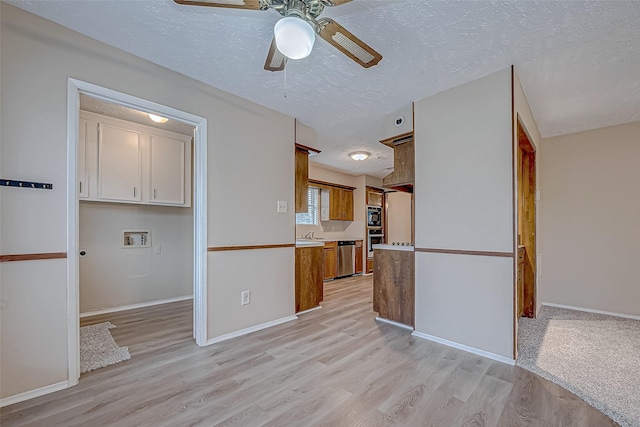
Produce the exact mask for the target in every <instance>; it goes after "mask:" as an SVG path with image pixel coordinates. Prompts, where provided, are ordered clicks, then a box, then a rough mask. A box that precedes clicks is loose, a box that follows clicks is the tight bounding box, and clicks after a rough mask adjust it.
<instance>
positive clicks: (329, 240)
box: [296, 237, 364, 242]
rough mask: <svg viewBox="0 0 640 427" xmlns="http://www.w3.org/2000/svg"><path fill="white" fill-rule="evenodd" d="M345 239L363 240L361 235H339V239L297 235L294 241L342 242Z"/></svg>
mask: <svg viewBox="0 0 640 427" xmlns="http://www.w3.org/2000/svg"><path fill="white" fill-rule="evenodd" d="M345 240H362V241H364V238H363V237H341V238H339V239H334V238H325V237H314V238H312V239H305V238H304V237H298V238H297V239H296V242H342V241H345Z"/></svg>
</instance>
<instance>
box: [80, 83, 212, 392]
mask: <svg viewBox="0 0 640 427" xmlns="http://www.w3.org/2000/svg"><path fill="white" fill-rule="evenodd" d="M67 94H68V97H67V100H68V101H67V102H68V103H67V135H68V139H67V210H68V216H67V252H68V253H69V254H70V256H69V257H68V258H67V277H68V280H67V318H68V322H67V324H68V331H67V333H68V381H69V385H70V386H72V385H76V384H77V383H78V379H79V377H80V357H79V353H80V343H79V334H80V329H79V324H80V310H79V307H80V304H79V262H78V261H79V255H80V254H79V238H78V236H79V201H78V197H77V195H78V194H79V192H80V190H81V189H80V188H79V186H78V179H77V177H78V167H77V165H78V151H79V146H78V136H79V125H80V95H81V94H83V95H87V96H89V97H91V98H95V99H99V100H102V101H105V102H108V103H111V104H115V105H119V106H123V107H127V108H131V109H134V110H139V111H143V112H145V113H153V114H157V115H161V116H163V117H167V118H169V119H172V120H176V121H179V122H181V123H184V124H186V125H189V126H192V127H194V128H195V132H194V138H193V201H192V203H193V337H194V338H195V341H196V344H197V345H199V346H204V345H206V341H207V331H206V325H207V322H206V313H207V310H206V301H207V295H206V278H207V272H206V260H207V259H206V255H207V247H206V236H207V197H206V182H207V167H206V165H207V161H206V159H207V138H206V134H207V121H206V119H205V118H203V117H199V116H195V115H193V114H190V113H186V112H183V111H180V110H176V109H173V108H171V107H167V106H164V105H161V104H157V103H154V102H151V101H147V100H144V99H141V98H136V97H133V96H131V95H127V94H124V93H121V92H116V91H113V90H111V89H106V88H103V87H100V86H96V85H93V84H91V83H87V82H83V81H79V80H76V79H72V78H69V80H68V88H67Z"/></svg>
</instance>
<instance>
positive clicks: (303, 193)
mask: <svg viewBox="0 0 640 427" xmlns="http://www.w3.org/2000/svg"><path fill="white" fill-rule="evenodd" d="M308 192H309V152H308V151H306V150H303V149H301V148H298V147H296V213H306V212H307V210H308V208H309V204H308V201H307V193H308Z"/></svg>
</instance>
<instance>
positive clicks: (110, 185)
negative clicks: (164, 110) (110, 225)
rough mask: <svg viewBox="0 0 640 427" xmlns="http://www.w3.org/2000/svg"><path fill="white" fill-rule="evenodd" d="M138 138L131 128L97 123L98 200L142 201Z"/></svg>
mask: <svg viewBox="0 0 640 427" xmlns="http://www.w3.org/2000/svg"><path fill="white" fill-rule="evenodd" d="M140 140H141V136H140V133H139V132H136V131H134V130H130V129H126V128H122V127H118V126H112V125H110V124H107V123H99V124H98V199H106V200H117V201H125V202H140V201H142V191H141V190H142V170H141V169H142V156H141V141H140Z"/></svg>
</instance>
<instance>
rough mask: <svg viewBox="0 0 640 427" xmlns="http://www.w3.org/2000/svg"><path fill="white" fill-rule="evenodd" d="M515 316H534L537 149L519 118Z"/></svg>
mask: <svg viewBox="0 0 640 427" xmlns="http://www.w3.org/2000/svg"><path fill="white" fill-rule="evenodd" d="M517 167H518V172H517V173H518V178H517V180H518V200H517V203H518V267H517V279H516V280H517V301H518V306H517V315H518V316H517V317H518V318H520V317H523V316H524V317H531V318H535V316H536V277H537V274H536V149H535V146H534V145H533V144H532V143H531V138H529V135H528V134H527V131H526V129H525V127H524V126H523V124H522V122H521V120H520V117H518V154H517Z"/></svg>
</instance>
